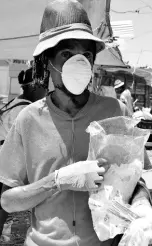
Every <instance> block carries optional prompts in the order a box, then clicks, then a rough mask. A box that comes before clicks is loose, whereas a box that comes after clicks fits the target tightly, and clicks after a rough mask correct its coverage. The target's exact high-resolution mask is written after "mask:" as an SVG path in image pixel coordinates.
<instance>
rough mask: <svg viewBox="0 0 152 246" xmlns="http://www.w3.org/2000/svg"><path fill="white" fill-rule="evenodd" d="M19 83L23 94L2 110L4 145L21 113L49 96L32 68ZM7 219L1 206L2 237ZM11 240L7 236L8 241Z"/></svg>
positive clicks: (1, 138) (0, 123)
mask: <svg viewBox="0 0 152 246" xmlns="http://www.w3.org/2000/svg"><path fill="white" fill-rule="evenodd" d="M18 82H19V84H20V86H21V88H22V91H23V92H22V94H20V95H19V96H17V97H16V98H14V99H13V100H12V101H10V102H9V103H8V104H7V105H5V106H4V107H3V108H2V109H1V110H0V141H1V142H2V143H3V142H4V141H5V139H6V136H7V134H8V132H9V130H10V129H11V127H12V125H13V123H14V121H15V119H16V117H17V115H18V114H19V112H20V111H21V110H22V109H23V108H25V107H26V106H27V105H29V104H30V103H32V102H35V101H37V100H39V99H42V98H43V97H45V96H46V94H47V90H48V86H47V84H46V83H43V84H38V83H35V82H34V81H33V78H32V67H31V68H29V69H27V70H26V71H24V70H22V71H21V72H20V73H19V75H18ZM1 189H2V183H0V193H1ZM7 217H8V213H6V212H5V211H4V210H3V209H2V208H1V206H0V236H1V234H2V231H3V226H4V223H5V221H6V219H7ZM3 235H5V231H3ZM5 238H6V237H5ZM9 239H10V238H8V235H7V240H9Z"/></svg>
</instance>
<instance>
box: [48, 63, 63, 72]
mask: <svg viewBox="0 0 152 246" xmlns="http://www.w3.org/2000/svg"><path fill="white" fill-rule="evenodd" d="M50 64H51V66H52V67H53V68H54V70H55V71H57V72H58V73H60V74H62V72H60V71H59V70H58V69H57V68H56V67H55V66H53V64H52V62H50Z"/></svg>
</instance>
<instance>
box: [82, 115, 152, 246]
mask: <svg viewBox="0 0 152 246" xmlns="http://www.w3.org/2000/svg"><path fill="white" fill-rule="evenodd" d="M138 123H139V121H138V120H136V119H132V118H129V117H123V116H120V117H113V118H108V119H105V120H102V121H99V122H92V123H91V124H90V125H89V127H88V128H87V132H88V133H90V144H89V153H88V160H97V159H99V158H104V159H106V160H108V162H109V163H110V168H109V169H108V171H107V172H106V173H105V175H104V180H103V182H102V185H101V189H100V190H98V191H91V192H90V196H89V208H90V209H91V214H92V220H93V226H94V230H95V232H96V234H97V236H98V238H99V240H100V241H105V240H108V239H110V238H114V237H115V236H116V235H117V234H124V232H125V231H126V229H127V228H129V225H130V223H131V221H132V220H136V219H137V218H138V217H137V216H136V215H135V214H134V216H133V214H131V215H130V214H129V213H127V216H128V217H127V216H126V214H125V212H124V211H125V210H124V209H123V210H122V208H127V206H129V205H128V204H129V201H130V198H131V197H132V194H133V191H134V189H135V186H136V185H137V182H138V181H139V179H140V177H141V175H142V169H143V165H144V145H145V144H146V142H147V140H148V137H149V134H150V133H149V131H148V130H143V129H139V128H137V127H136V125H137V124H138ZM120 205H121V206H120ZM124 214H125V216H124ZM129 216H132V217H129ZM130 218H131V219H130ZM122 245H123V244H122ZM128 246H129V244H128Z"/></svg>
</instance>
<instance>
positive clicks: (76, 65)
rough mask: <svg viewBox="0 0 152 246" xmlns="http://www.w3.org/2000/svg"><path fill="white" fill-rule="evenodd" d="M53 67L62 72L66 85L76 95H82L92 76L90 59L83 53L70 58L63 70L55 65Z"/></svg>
mask: <svg viewBox="0 0 152 246" xmlns="http://www.w3.org/2000/svg"><path fill="white" fill-rule="evenodd" d="M51 65H52V64H51ZM52 67H53V68H54V69H55V70H56V71H58V72H59V73H61V76H62V81H63V84H64V86H65V87H66V89H67V90H68V91H69V92H71V93H72V94H74V95H80V94H81V93H82V92H83V91H84V90H85V88H86V87H87V85H88V84H89V82H90V80H91V77H92V68H91V64H90V62H89V61H88V59H87V58H86V57H85V56H83V55H81V54H78V55H75V56H72V57H71V58H69V59H68V60H67V61H66V62H65V63H64V65H63V67H62V72H60V71H59V70H58V69H57V68H55V67H54V66H53V65H52Z"/></svg>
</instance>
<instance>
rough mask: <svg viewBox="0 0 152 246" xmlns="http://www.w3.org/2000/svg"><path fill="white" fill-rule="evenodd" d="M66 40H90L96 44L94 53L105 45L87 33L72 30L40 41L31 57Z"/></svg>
mask: <svg viewBox="0 0 152 246" xmlns="http://www.w3.org/2000/svg"><path fill="white" fill-rule="evenodd" d="M66 39H80V40H81V39H82V40H92V41H95V42H96V53H98V52H100V51H101V50H103V49H104V48H105V43H104V41H103V40H101V39H100V38H97V37H95V36H94V35H92V34H91V33H89V32H85V31H81V30H74V31H70V32H65V33H61V34H59V35H56V36H54V37H51V38H48V39H46V40H43V41H40V42H39V43H38V45H37V46H36V48H35V51H34V53H33V56H34V57H35V56H38V55H40V54H41V53H42V52H43V51H45V50H47V49H49V48H53V47H54V46H56V45H57V44H58V43H59V42H60V41H62V40H66Z"/></svg>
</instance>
